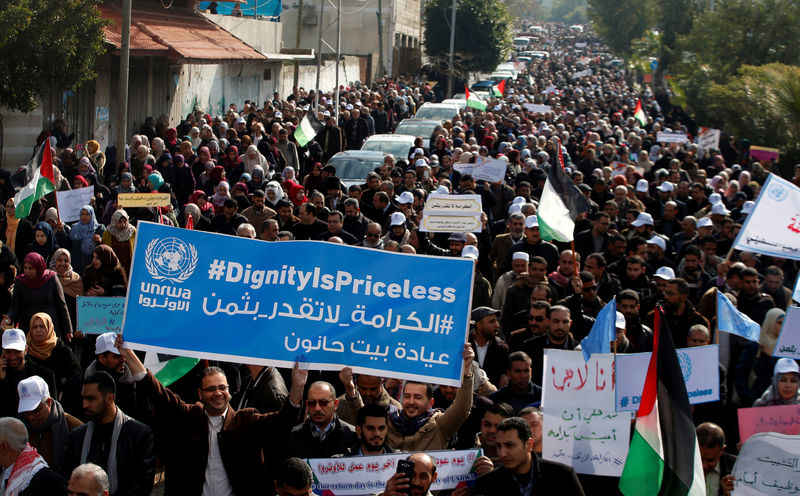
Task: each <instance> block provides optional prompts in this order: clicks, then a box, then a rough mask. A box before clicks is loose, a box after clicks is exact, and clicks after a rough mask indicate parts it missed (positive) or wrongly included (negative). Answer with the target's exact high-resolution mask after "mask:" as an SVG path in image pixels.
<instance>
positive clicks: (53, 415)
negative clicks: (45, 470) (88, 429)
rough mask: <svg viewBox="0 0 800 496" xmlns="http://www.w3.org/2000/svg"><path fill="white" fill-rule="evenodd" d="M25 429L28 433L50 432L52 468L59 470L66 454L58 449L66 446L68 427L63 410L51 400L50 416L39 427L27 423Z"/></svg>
mask: <svg viewBox="0 0 800 496" xmlns="http://www.w3.org/2000/svg"><path fill="white" fill-rule="evenodd" d="M25 427H27V428H28V432H31V433H38V432H48V431H49V432H51V433H52V434H53V468H54V469H56V470H61V469H63V468H64V466H65V462H66V460H65V459H64V458H65V457H66V452H65V451H64V450H62V449H60V447H62V446H66V445H67V436H68V435H69V425H67V415H66V414H65V413H64V408H63V407H62V406H61V403H59V402H58V401H56V400H53V406H51V407H50V416H49V417H47V421H46V422H45V423H44V425H43V426H41V427H34V426H32V425H31V424H29V423H28V422H25Z"/></svg>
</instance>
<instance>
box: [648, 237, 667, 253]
mask: <svg viewBox="0 0 800 496" xmlns="http://www.w3.org/2000/svg"><path fill="white" fill-rule="evenodd" d="M647 244H648V245H656V246H658V247H659V248H661V251H667V242H666V241H664V238H662V237H661V236H653V237H652V238H650V239H648V240H647Z"/></svg>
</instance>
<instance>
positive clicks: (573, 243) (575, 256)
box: [569, 240, 597, 284]
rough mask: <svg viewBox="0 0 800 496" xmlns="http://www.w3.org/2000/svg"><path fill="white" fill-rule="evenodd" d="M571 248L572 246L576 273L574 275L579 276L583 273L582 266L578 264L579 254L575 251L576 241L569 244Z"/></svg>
mask: <svg viewBox="0 0 800 496" xmlns="http://www.w3.org/2000/svg"><path fill="white" fill-rule="evenodd" d="M569 246H570V249H571V250H572V267H573V270H574V271H575V274H574V275H576V276H577V275H578V274H579V273H580V271H581V267H580V264H579V263H578V255H577V252H576V251H575V240H572V241H570V242H569ZM595 284H597V281H595Z"/></svg>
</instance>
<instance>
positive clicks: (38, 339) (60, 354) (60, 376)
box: [27, 312, 81, 398]
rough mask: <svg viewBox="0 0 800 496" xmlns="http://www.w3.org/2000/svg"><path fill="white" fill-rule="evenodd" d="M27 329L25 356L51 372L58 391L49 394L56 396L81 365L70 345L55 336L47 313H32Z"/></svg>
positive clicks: (79, 369)
mask: <svg viewBox="0 0 800 496" xmlns="http://www.w3.org/2000/svg"><path fill="white" fill-rule="evenodd" d="M28 329H29V330H28V336H27V337H28V354H27V358H28V359H30V360H32V361H33V362H34V363H36V364H38V365H41V366H42V367H45V368H47V369H48V370H51V371H52V372H53V374H54V375H55V376H56V387H57V388H58V391H53V392H51V394H52V395H53V397H54V398H58V393H60V392H64V389H65V386H66V384H67V382H69V381H70V380H71V379H73V378H75V376H77V375H78V374H80V373H81V365H80V363H79V362H78V359H77V358H76V357H75V355H74V354H73V353H72V350H71V349H70V347H69V346H67V345H66V344H65V343H64V341H62V340H61V339H59V338H58V336H56V331H55V326H53V319H51V318H50V316H49V315H48V314H46V313H45V312H39V313H36V314H34V315H33V317H31V320H30V326H29V327H28Z"/></svg>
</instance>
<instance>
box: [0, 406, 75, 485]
mask: <svg viewBox="0 0 800 496" xmlns="http://www.w3.org/2000/svg"><path fill="white" fill-rule="evenodd" d="M0 446H3V448H1V449H0V473H3V475H5V476H6V477H2V478H0V494H18V495H20V496H38V495H40V494H46V495H48V496H51V495H53V496H61V495H66V494H67V481H65V480H64V479H63V478H62V477H61V476H60V475H58V473H57V472H56V471H55V470H53V469H51V468H50V467H48V466H47V462H45V461H44V459H43V458H42V457H41V455H39V454H38V453H37V452H36V450H35V449H34V448H33V447H32V446H31V445H30V444H29V443H28V431H26V430H25V425H24V424H23V423H22V421H20V420H18V419H15V418H12V417H3V418H0Z"/></svg>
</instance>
